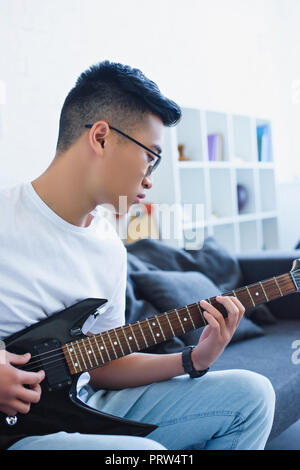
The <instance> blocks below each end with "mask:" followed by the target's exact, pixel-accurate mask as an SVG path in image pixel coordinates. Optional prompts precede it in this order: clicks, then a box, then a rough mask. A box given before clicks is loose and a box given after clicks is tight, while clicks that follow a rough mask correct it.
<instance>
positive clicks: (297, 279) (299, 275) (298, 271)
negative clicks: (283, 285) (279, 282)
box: [290, 258, 300, 290]
mask: <svg viewBox="0 0 300 470" xmlns="http://www.w3.org/2000/svg"><path fill="white" fill-rule="evenodd" d="M290 274H291V276H292V279H293V281H294V284H295V286H296V288H297V290H300V258H297V259H294V261H293V265H292V269H291V271H290Z"/></svg>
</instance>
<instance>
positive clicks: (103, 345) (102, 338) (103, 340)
mask: <svg viewBox="0 0 300 470" xmlns="http://www.w3.org/2000/svg"><path fill="white" fill-rule="evenodd" d="M100 336H101V340H102V346H100V349H105V352H106V354H107V357H108V359H109V360H110V361H112V358H111V357H110V354H109V351H108V349H107V346H106V343H105V339H104V337H103V335H102V333H100Z"/></svg>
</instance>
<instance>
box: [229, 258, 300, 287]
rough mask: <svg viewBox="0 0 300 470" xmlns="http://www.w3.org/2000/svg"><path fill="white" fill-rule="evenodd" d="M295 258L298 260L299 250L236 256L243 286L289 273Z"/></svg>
mask: <svg viewBox="0 0 300 470" xmlns="http://www.w3.org/2000/svg"><path fill="white" fill-rule="evenodd" d="M296 258H300V250H291V251H275V250H272V251H260V252H255V253H246V254H244V253H241V254H238V255H237V260H238V262H239V265H240V269H241V271H242V274H243V282H244V285H249V284H252V283H255V282H258V281H264V280H265V279H268V278H270V277H273V276H279V275H280V274H284V273H287V272H289V271H290V270H291V269H292V264H293V261H294V259H296Z"/></svg>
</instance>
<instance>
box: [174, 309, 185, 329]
mask: <svg viewBox="0 0 300 470" xmlns="http://www.w3.org/2000/svg"><path fill="white" fill-rule="evenodd" d="M174 310H175V312H176V315H177V318H178V320H179V322H180V325H181V328H182V331H183V332H184V333H185V329H184V328H183V325H182V323H181V320H180V317H179V315H178V312H177V309H176V308H175V309H174Z"/></svg>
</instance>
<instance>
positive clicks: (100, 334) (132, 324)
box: [28, 303, 200, 365]
mask: <svg viewBox="0 0 300 470" xmlns="http://www.w3.org/2000/svg"><path fill="white" fill-rule="evenodd" d="M196 306H197V303H193V304H190V305H188V307H189V308H192V307H196ZM180 310H186V308H185V307H180V308H178V309H177V311H178V312H179V313H182V312H180ZM173 312H174V311H173V310H171V311H169V313H168V312H166V314H169V316H170V315H172V314H173ZM163 315H165V314H163ZM173 316H174V318H176V313H175V312H174V314H173ZM151 319H153V320H154V319H155V317H149V318H148V321H150V320H151ZM161 320H162V321H164V318H160V323H162V322H161ZM139 323H140V324H142V323H144V324H145V326H146V325H147V323H146V320H141V321H140V322H139ZM167 324H168V323H166V325H167ZM128 326H129V325H128V324H127V325H124V326H122V327H117V328H115V329H114V330H115V332H116V333H123V331H122V328H123V330H124V328H126V327H128ZM131 326H132V327H135V326H138V325H136V324H135V323H131ZM163 326H165V325H163ZM199 328H200V327H199ZM109 331H110V330H107V331H102V332H101V333H97V334H95V335H92V336H85V337H84V338H80V340H82V339H83V340H87V339H88V338H90V339H93V338H99V337H100V336H101V337H102V336H104V335H105V334H108V332H109ZM123 334H124V333H123ZM118 338H119V337H118ZM101 339H102V342H103V338H101ZM72 343H73V342H72V341H70V342H68V343H66V344H72ZM73 346H74V344H73ZM61 348H62V347H59V348H55V349H51V350H50V351H46V352H44V353H41V354H37V355H35V356H31V358H30V361H29V363H28V365H29V364H30V363H31V364H34V362H32V360H33V359H36V358H41V357H42V356H45V355H47V354H49V353H53V352H56V351H60V350H61ZM52 357H54V356H52ZM39 361H40V359H38V361H37V362H39Z"/></svg>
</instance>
